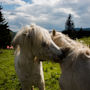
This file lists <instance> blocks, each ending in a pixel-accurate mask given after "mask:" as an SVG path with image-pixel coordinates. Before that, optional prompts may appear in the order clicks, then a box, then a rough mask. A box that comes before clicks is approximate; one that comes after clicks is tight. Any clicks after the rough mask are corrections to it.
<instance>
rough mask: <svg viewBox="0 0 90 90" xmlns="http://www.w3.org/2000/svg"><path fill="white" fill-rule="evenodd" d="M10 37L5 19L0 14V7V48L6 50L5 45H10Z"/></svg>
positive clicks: (0, 9)
mask: <svg viewBox="0 0 90 90" xmlns="http://www.w3.org/2000/svg"><path fill="white" fill-rule="evenodd" d="M10 42H11V35H10V29H9V26H8V23H7V22H6V21H5V18H4V17H3V14H2V7H1V6H0V48H6V46H7V45H10Z"/></svg>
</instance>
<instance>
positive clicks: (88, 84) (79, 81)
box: [51, 30, 90, 90]
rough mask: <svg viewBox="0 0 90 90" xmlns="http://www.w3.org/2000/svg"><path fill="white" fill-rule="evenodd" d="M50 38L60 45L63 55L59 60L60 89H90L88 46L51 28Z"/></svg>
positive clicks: (89, 52)
mask: <svg viewBox="0 0 90 90" xmlns="http://www.w3.org/2000/svg"><path fill="white" fill-rule="evenodd" d="M51 37H52V40H53V41H54V42H55V44H56V45H57V46H59V47H62V49H63V50H66V51H64V52H63V53H64V54H65V56H64V57H63V58H62V60H59V61H58V63H60V67H61V70H62V74H61V77H60V87H61V90H90V48H89V47H87V46H86V45H83V44H82V43H80V42H78V41H74V40H72V39H70V38H69V37H68V36H66V35H64V34H62V33H61V32H56V31H55V30H53V31H52V32H51Z"/></svg>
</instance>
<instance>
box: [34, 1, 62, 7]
mask: <svg viewBox="0 0 90 90" xmlns="http://www.w3.org/2000/svg"><path fill="white" fill-rule="evenodd" d="M59 1H61V0H32V2H33V3H34V4H39V5H50V6H52V5H55V4H57V3H58V2H59Z"/></svg>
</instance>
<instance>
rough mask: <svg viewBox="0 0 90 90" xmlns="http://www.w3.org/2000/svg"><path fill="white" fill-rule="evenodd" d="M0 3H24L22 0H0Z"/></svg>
mask: <svg viewBox="0 0 90 90" xmlns="http://www.w3.org/2000/svg"><path fill="white" fill-rule="evenodd" d="M0 3H3V4H15V5H24V4H26V2H25V1H23V0H0Z"/></svg>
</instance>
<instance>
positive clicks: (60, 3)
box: [0, 0, 90, 31]
mask: <svg viewBox="0 0 90 90" xmlns="http://www.w3.org/2000/svg"><path fill="white" fill-rule="evenodd" d="M0 5H2V6H3V14H4V17H5V18H6V20H7V21H8V22H9V26H10V29H11V30H13V31H18V30H19V29H20V28H21V27H23V26H25V25H27V24H28V25H30V24H31V23H36V24H37V25H40V26H42V27H44V28H47V29H48V30H51V29H57V30H63V29H64V26H65V21H66V19H67V17H68V14H69V13H71V14H72V16H73V18H72V19H73V21H74V23H75V27H90V0H0Z"/></svg>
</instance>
